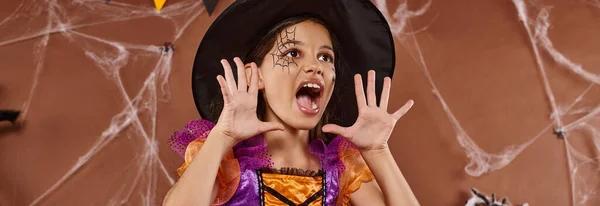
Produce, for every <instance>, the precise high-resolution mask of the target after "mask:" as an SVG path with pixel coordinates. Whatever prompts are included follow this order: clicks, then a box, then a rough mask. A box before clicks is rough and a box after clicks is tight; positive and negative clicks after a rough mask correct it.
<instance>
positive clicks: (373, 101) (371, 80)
mask: <svg viewBox="0 0 600 206" xmlns="http://www.w3.org/2000/svg"><path fill="white" fill-rule="evenodd" d="M367 105H369V106H370V107H377V97H375V71H373V70H370V71H369V76H368V77H367Z"/></svg>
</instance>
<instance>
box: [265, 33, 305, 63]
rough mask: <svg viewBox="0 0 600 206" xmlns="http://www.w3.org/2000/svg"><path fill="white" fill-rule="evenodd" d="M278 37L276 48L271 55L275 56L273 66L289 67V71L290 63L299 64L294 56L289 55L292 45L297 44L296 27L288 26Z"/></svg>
mask: <svg viewBox="0 0 600 206" xmlns="http://www.w3.org/2000/svg"><path fill="white" fill-rule="evenodd" d="M276 38H277V39H276V41H275V50H274V51H273V53H271V56H272V57H273V68H275V67H277V66H279V67H281V69H286V68H287V69H288V71H289V67H290V65H292V64H293V65H296V66H298V64H297V63H296V62H295V61H294V58H293V57H288V56H287V52H289V51H288V50H289V49H290V47H291V46H294V45H296V43H295V42H296V27H294V28H293V29H292V30H290V29H289V28H286V29H285V30H284V31H283V32H281V33H279V35H277V37H276Z"/></svg>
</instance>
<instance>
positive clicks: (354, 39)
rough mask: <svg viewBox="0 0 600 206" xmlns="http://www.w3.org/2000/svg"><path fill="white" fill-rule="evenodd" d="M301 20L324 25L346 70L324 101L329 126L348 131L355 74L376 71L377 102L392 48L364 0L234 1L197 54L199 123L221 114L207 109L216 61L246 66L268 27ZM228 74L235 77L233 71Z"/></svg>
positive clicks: (385, 28)
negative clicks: (237, 59) (239, 61)
mask: <svg viewBox="0 0 600 206" xmlns="http://www.w3.org/2000/svg"><path fill="white" fill-rule="evenodd" d="M301 15H302V16H305V15H310V16H313V17H316V18H318V19H320V20H321V21H323V22H324V23H325V24H326V25H327V26H328V27H329V30H330V32H331V33H333V34H334V35H335V36H336V37H337V40H338V42H339V46H338V47H339V48H337V50H338V51H339V53H340V57H342V58H338V59H342V61H344V62H343V63H342V65H345V66H344V68H341V69H339V70H338V69H336V71H340V72H341V73H338V74H336V88H335V89H336V90H338V91H337V92H338V94H340V95H339V96H338V97H337V98H334V97H332V99H331V100H330V102H329V105H331V106H332V107H331V108H332V109H333V111H332V112H333V114H332V116H333V117H335V118H336V119H337V120H335V119H334V120H333V121H332V122H331V123H335V124H339V125H341V126H350V125H352V124H353V123H354V121H355V120H356V118H357V115H358V114H357V112H358V110H357V107H356V97H355V95H354V90H353V88H354V81H353V76H354V74H357V73H358V74H361V75H363V76H366V74H367V72H368V71H369V70H375V71H376V74H377V77H376V85H377V86H376V88H377V89H376V90H377V91H376V93H377V95H378V98H377V99H379V94H380V93H381V86H380V85H382V84H383V78H384V77H386V76H389V77H392V75H393V74H394V66H395V61H396V60H395V49H394V40H393V36H392V33H391V32H390V28H389V25H388V23H387V21H386V20H385V18H384V16H383V15H382V14H381V12H380V11H379V10H378V9H377V7H375V5H373V3H371V2H370V1H369V0H237V1H235V2H234V3H233V4H231V5H230V6H229V7H228V8H227V9H226V10H225V11H223V12H222V13H221V14H220V15H219V16H218V17H217V18H216V19H215V21H214V22H213V23H212V25H211V26H210V28H209V29H208V31H207V32H206V34H205V35H204V38H203V39H202V42H201V43H200V46H199V47H198V51H197V53H196V58H195V60H194V68H193V72H192V91H193V95H194V101H195V103H196V107H197V109H198V111H199V112H200V115H201V117H202V118H203V119H207V120H210V121H213V122H215V121H216V120H217V119H218V115H219V113H220V110H221V108H214V107H211V105H213V104H212V103H213V101H215V100H220V99H222V96H221V95H222V94H221V91H220V87H219V84H218V82H217V81H216V79H215V78H216V76H217V75H219V74H221V75H223V73H224V72H223V67H222V65H221V63H220V60H221V59H228V60H230V61H231V60H232V59H233V58H234V57H241V58H242V61H245V57H246V56H247V55H248V53H249V52H250V50H251V49H252V48H254V46H255V45H257V44H258V42H259V41H260V40H261V39H260V37H262V36H264V35H266V32H267V31H269V29H270V28H271V27H272V26H274V25H275V24H277V23H279V22H281V21H283V20H284V19H287V18H290V17H295V16H301ZM336 61H337V60H336ZM231 64H232V65H233V63H231ZM232 69H233V73H234V74H236V71H235V69H236V68H235V67H234V68H232ZM342 104H343V107H342V106H341V105H342Z"/></svg>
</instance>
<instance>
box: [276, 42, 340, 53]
mask: <svg viewBox="0 0 600 206" xmlns="http://www.w3.org/2000/svg"><path fill="white" fill-rule="evenodd" d="M288 44H294V45H296V44H297V45H300V46H305V45H306V44H305V43H304V42H303V41H298V40H288V41H286V42H284V43H283V44H282V45H288ZM319 49H329V50H331V51H333V48H331V46H328V45H323V46H321V47H319Z"/></svg>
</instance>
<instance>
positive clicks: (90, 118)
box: [0, 0, 600, 205]
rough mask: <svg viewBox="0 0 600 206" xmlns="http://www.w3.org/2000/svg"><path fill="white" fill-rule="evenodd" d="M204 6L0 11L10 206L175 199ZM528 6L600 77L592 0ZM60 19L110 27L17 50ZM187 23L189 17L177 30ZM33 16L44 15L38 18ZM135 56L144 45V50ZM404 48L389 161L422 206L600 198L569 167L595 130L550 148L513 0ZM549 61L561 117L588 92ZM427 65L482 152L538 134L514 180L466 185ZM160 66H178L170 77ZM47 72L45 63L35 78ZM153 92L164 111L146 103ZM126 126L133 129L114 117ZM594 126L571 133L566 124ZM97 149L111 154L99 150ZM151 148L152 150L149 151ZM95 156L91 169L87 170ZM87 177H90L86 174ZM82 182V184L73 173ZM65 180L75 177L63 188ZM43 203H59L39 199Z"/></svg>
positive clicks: (587, 174)
mask: <svg viewBox="0 0 600 206" xmlns="http://www.w3.org/2000/svg"><path fill="white" fill-rule="evenodd" d="M60 2H62V1H60ZM65 2H66V1H65ZM194 2H196V0H187V1H173V0H170V1H168V2H167V5H166V7H165V10H163V13H165V16H170V17H173V19H174V21H170V20H169V19H168V18H159V17H157V16H155V15H150V14H154V12H152V9H151V7H152V5H151V1H149V0H148V1H141V0H139V1H129V3H130V4H132V5H136V6H119V3H118V2H117V1H113V2H111V3H110V4H109V5H106V4H104V2H103V1H100V0H98V1H90V2H87V3H84V4H81V5H77V4H74V5H69V6H67V7H63V6H65V5H67V4H66V3H58V7H53V6H51V4H49V3H47V2H46V1H35V2H34V3H31V2H30V1H28V0H25V2H24V3H22V2H21V1H3V3H2V6H1V7H0V22H2V20H3V19H5V18H7V17H9V16H10V15H11V13H13V11H15V10H17V9H20V10H17V13H16V15H17V16H16V17H15V16H13V17H15V19H9V20H7V21H4V22H3V23H0V109H19V110H26V111H27V112H26V115H25V116H22V118H21V119H20V121H19V126H11V125H10V124H7V123H0V165H1V167H0V205H29V204H31V203H32V202H34V201H35V200H36V199H38V198H39V197H42V196H43V198H41V199H39V200H40V202H37V203H38V204H39V205H107V204H110V205H113V204H117V203H119V202H121V201H125V202H127V203H126V204H127V205H158V204H159V203H160V201H161V200H162V197H163V196H164V194H165V193H166V192H167V190H168V189H169V188H170V181H169V178H173V179H175V178H176V177H177V175H176V172H175V170H176V168H177V167H178V166H179V165H180V164H181V163H182V161H183V160H182V159H181V158H179V157H178V156H176V155H175V153H173V152H172V151H171V150H170V149H169V146H168V144H167V138H168V136H169V135H170V134H171V133H172V132H173V131H175V130H177V129H180V128H182V127H183V126H184V125H185V124H186V123H187V122H188V121H190V120H192V119H195V118H198V115H197V112H196V110H195V107H194V104H193V100H192V96H191V90H190V74H191V65H192V63H193V57H194V54H195V51H196V48H197V46H198V44H199V43H200V41H201V37H202V35H203V34H204V32H205V31H206V29H207V28H208V26H209V24H210V23H211V22H212V20H213V19H214V18H215V16H216V15H213V16H212V17H209V16H208V15H207V13H202V14H201V15H200V16H198V17H197V18H193V17H194V16H193V14H194V13H197V12H200V10H201V9H203V7H202V6H201V5H196V6H194V5H192V4H191V3H194ZM231 2H232V1H231V0H229V1H223V0H222V1H221V2H220V3H219V4H218V6H217V9H216V11H215V12H216V13H217V14H218V13H220V12H221V11H223V10H224V9H225V8H226V6H227V5H228V4H230V3H231ZM532 2H535V4H531V3H528V4H527V8H528V9H529V12H530V13H529V14H530V17H534V19H533V20H535V17H537V14H538V12H539V11H540V9H542V8H544V7H543V6H552V9H551V10H550V16H549V21H550V23H551V24H552V27H551V28H550V30H549V37H550V39H551V40H552V42H553V45H554V47H555V48H556V49H557V50H558V51H560V52H562V54H564V55H565V57H567V58H569V59H570V60H572V61H573V62H574V63H577V64H581V65H582V66H583V68H584V69H586V70H587V71H589V72H592V73H595V74H598V73H600V60H599V59H598V54H600V38H598V34H600V24H598V22H600V4H597V3H596V2H594V1H591V0H590V1H578V0H573V1H560V0H544V1H532ZM400 3H402V2H399V1H389V2H388V3H387V8H388V10H389V11H390V12H391V13H393V12H394V11H395V10H396V9H397V8H398V5H401V4H400ZM426 3H427V2H426V1H421V0H414V1H413V0H411V1H409V2H408V9H410V10H413V11H415V10H417V9H419V8H422V7H423V6H424V5H426ZM20 6H21V7H20ZM88 6H89V8H87V7H88ZM176 6H182V7H181V8H175V7H176ZM53 8H54V9H53ZM55 8H64V9H65V10H64V11H65V12H67V15H65V16H60V15H59V18H61V19H63V20H66V19H72V20H73V21H72V22H70V23H69V22H66V23H67V24H76V25H82V24H88V23H93V22H101V21H111V22H110V23H103V24H98V25H86V26H84V27H82V28H76V29H72V30H71V31H75V32H80V33H83V34H86V35H89V36H85V35H82V34H77V33H73V32H70V31H67V32H65V33H60V32H56V31H59V30H56V31H55V32H53V33H52V34H50V35H49V36H48V44H47V46H43V45H42V46H41V47H36V45H37V44H39V43H40V42H43V40H44V38H45V36H46V35H44V33H42V35H41V36H40V35H38V36H35V35H34V37H32V38H25V39H24V40H20V41H17V42H13V41H12V40H15V39H18V38H20V37H25V36H27V35H29V34H35V33H38V32H39V31H41V30H43V28H44V27H45V25H46V23H47V22H48V14H49V12H48V11H58V10H56V9H55ZM92 8H93V9H92ZM169 8H171V9H172V10H171V11H169ZM186 8H192V12H191V13H184V14H183V15H173V14H174V13H177V12H182V11H184V9H186ZM380 8H381V5H380ZM36 9H40V13H37V14H34V13H35V12H36ZM132 11H140V12H141V13H146V14H149V15H148V16H149V17H145V18H136V19H133V20H127V21H114V20H115V19H126V18H130V17H131V15H136V14H135V13H133V12H132ZM169 12H170V13H169ZM50 13H52V12H50ZM73 17H78V19H74V18H73ZM79 17H81V18H79ZM188 19H192V21H191V24H190V26H189V27H187V29H186V30H184V31H183V33H182V35H181V37H180V38H174V37H176V36H177V32H179V30H177V29H176V28H183V27H184V25H185V23H186V20H188ZM13 20H14V21H13ZM56 25H58V24H52V26H51V27H52V28H56ZM396 26H397V25H396ZM28 28H29V30H28ZM532 29H534V28H532ZM90 36H91V37H97V38H100V39H104V40H107V41H110V42H112V43H120V45H123V46H125V49H126V51H128V52H129V53H128V55H129V56H124V57H125V58H126V59H127V60H128V61H127V62H124V64H122V67H120V70H114V71H115V73H113V74H115V75H114V76H111V75H108V74H109V73H107V72H106V71H105V70H103V69H101V66H102V65H99V64H96V63H97V61H94V60H91V59H90V58H89V54H92V53H94V54H96V55H107V56H106V57H110V58H109V59H116V57H117V56H118V55H117V54H118V53H117V51H118V50H116V49H115V47H113V46H110V44H105V43H101V42H98V41H95V40H93V38H91V37H90ZM174 39H176V41H175V42H174V44H175V48H176V50H175V52H174V53H172V56H171V55H170V54H167V55H162V54H159V52H158V47H159V46H160V45H162V43H163V42H165V41H173V40H174ZM415 42H417V43H415ZM125 44H128V45H125ZM129 44H131V45H129ZM132 45H140V46H141V47H140V48H141V50H140V49H135V48H134V47H137V46H132ZM40 48H45V50H40ZM396 48H397V49H396V51H397V59H398V61H397V65H396V66H397V69H396V73H395V77H394V80H393V88H392V92H393V97H392V99H391V106H392V107H396V108H397V107H399V106H400V105H401V104H402V103H404V102H405V101H406V100H407V99H409V98H412V99H414V100H415V102H416V105H415V106H414V108H413V109H412V110H411V111H410V112H409V113H408V114H407V115H406V116H405V117H404V118H403V119H402V120H401V121H400V122H399V123H398V126H397V128H396V130H395V131H394V133H393V136H392V138H391V140H390V141H391V145H392V146H391V148H392V149H393V152H394V155H395V157H396V160H397V162H398V164H399V166H400V168H401V169H402V171H403V172H404V174H405V176H406V178H407V179H408V182H409V183H410V185H411V186H412V188H413V190H414V192H415V194H416V195H417V198H418V199H419V200H420V202H421V203H422V205H461V204H463V205H464V201H465V200H467V199H468V198H469V197H470V195H469V193H468V191H469V188H471V187H476V188H478V189H480V190H482V191H484V192H492V191H493V192H496V193H497V194H498V195H502V196H503V195H507V196H509V197H510V199H511V200H512V202H514V203H516V204H521V203H524V202H529V203H530V204H531V205H571V204H572V203H571V202H572V201H573V200H572V198H571V193H572V192H571V181H572V180H573V181H574V182H575V183H576V185H575V188H576V193H577V195H576V196H575V197H576V198H577V199H576V200H577V202H579V201H580V200H582V198H585V197H586V196H584V195H583V196H582V194H585V192H586V191H595V190H597V189H600V188H599V186H600V184H599V182H598V173H597V169H598V167H597V164H598V161H597V160H596V159H590V162H591V163H589V164H583V162H581V161H584V160H586V159H584V158H583V159H577V158H574V157H575V156H572V157H573V160H572V161H574V165H575V166H582V167H580V170H578V173H575V174H574V178H570V174H571V173H570V172H569V165H568V159H567V156H568V154H575V153H573V151H579V152H581V153H582V154H583V155H585V156H589V157H597V156H598V150H597V148H596V147H594V141H592V139H591V137H592V136H591V135H590V134H589V133H586V131H585V130H581V129H571V130H570V131H569V133H568V134H569V136H568V140H569V142H570V143H571V144H572V145H573V147H572V148H568V147H565V140H563V139H559V138H557V137H556V136H555V135H553V134H552V128H550V129H548V130H544V128H547V126H549V125H551V123H552V121H551V119H550V115H551V113H552V108H551V104H550V103H549V101H548V98H547V96H546V93H545V91H544V86H543V85H544V81H543V78H542V76H541V73H540V66H539V65H538V63H537V62H536V55H535V52H534V51H535V50H534V47H532V43H531V41H530V38H529V36H528V33H527V30H526V29H525V27H524V24H523V22H522V21H520V20H519V16H518V13H517V9H516V8H515V5H514V4H513V3H512V2H511V1H509V0H495V1H480V0H468V1H467V0H465V1H443V0H438V1H433V2H431V6H430V7H428V10H427V11H426V12H425V13H424V14H423V15H421V16H418V17H414V18H412V19H411V20H409V21H408V24H406V27H405V29H404V30H403V33H401V34H399V35H398V36H397V38H396ZM539 48H540V57H541V62H542V63H543V65H544V68H545V71H546V72H547V75H548V79H549V82H550V85H551V86H552V89H553V92H554V95H555V96H556V102H557V104H558V105H559V106H561V108H564V107H565V106H568V105H569V104H570V103H571V102H573V101H574V100H575V99H576V98H577V96H578V95H579V94H581V93H582V92H583V91H584V90H585V89H586V88H588V86H590V85H591V82H590V81H587V80H585V79H583V78H581V77H580V76H578V75H575V74H573V72H570V71H568V70H567V69H565V68H566V67H564V66H561V65H559V64H557V63H556V61H554V60H553V59H552V58H551V56H550V55H548V53H547V52H544V50H543V49H542V48H541V47H539ZM144 49H148V50H147V51H144ZM34 51H41V52H39V53H35V52H34ZM86 51H88V56H86ZM89 52H91V53H89ZM420 54H422V56H423V58H424V62H425V64H426V66H427V68H428V71H429V72H430V73H431V77H432V80H433V82H434V83H435V84H436V86H437V88H438V89H439V92H440V94H441V95H442V97H443V99H444V100H445V102H446V103H447V105H448V107H449V108H450V110H451V111H452V113H453V115H454V116H455V117H456V119H457V121H458V122H459V123H460V125H461V126H462V128H463V129H464V131H465V132H466V133H467V134H468V135H469V136H470V137H471V138H472V139H473V141H474V142H475V143H476V144H477V145H478V146H479V147H480V148H481V149H483V151H486V152H489V153H492V154H501V153H502V151H503V150H504V149H506V148H508V147H509V146H511V145H518V144H522V143H525V142H527V141H528V140H531V139H533V138H534V137H535V136H536V135H538V133H540V132H542V133H541V136H539V138H538V139H536V140H535V141H533V143H532V144H531V145H530V146H529V147H527V148H526V149H525V150H524V151H523V152H522V153H520V155H518V156H516V158H515V159H514V161H513V162H512V163H510V164H508V165H507V166H506V167H503V168H500V169H498V170H495V171H492V172H491V173H485V174H483V175H482V176H480V177H473V176H469V175H467V173H465V170H464V167H465V166H466V165H467V164H468V163H469V161H470V159H469V157H467V155H466V153H465V149H464V148H463V147H461V145H460V144H459V141H458V140H457V135H456V134H457V132H456V131H455V129H454V127H453V126H452V123H451V121H450V119H449V118H448V116H447V113H446V112H445V111H444V110H443V107H442V105H441V103H440V101H439V98H437V97H436V96H435V95H434V94H433V93H432V89H433V88H432V85H431V84H430V82H429V80H428V79H427V76H426V75H425V74H426V73H425V72H424V71H425V70H423V68H424V67H423V64H421V59H420V57H421V55H420ZM44 55H45V56H44ZM159 59H160V60H164V61H165V62H167V63H166V64H164V65H163V64H160V62H159ZM40 60H43V62H41V61H40ZM38 62H41V63H42V64H41V67H39V69H36V68H38V67H37V65H36V63H38ZM171 63H172V64H171ZM156 65H159V67H156ZM165 65H166V66H165ZM169 65H170V66H171V67H170V68H171V70H170V74H168V75H169V76H168V82H169V84H168V85H169V87H166V91H168V92H169V94H170V95H169V96H168V97H170V98H169V99H168V100H164V101H162V100H161V99H160V98H163V97H167V96H165V93H163V92H162V90H161V85H162V83H163V82H164V81H163V80H162V79H161V78H158V79H157V80H156V81H157V82H147V84H146V87H147V88H153V89H151V90H142V88H143V87H144V82H145V81H146V80H147V78H148V77H149V76H151V74H152V72H153V71H165V70H164V69H165V68H169V67H167V66H169ZM107 68H112V69H115V68H119V67H115V66H114V65H112V66H110V67H107ZM156 68H158V69H156ZM36 71H37V72H36ZM117 74H118V75H117ZM156 74H165V73H160V72H159V73H156ZM117 76H118V77H120V78H115V77H117ZM159 77H160V75H159ZM596 78H597V77H596ZM34 82H37V84H34ZM120 82H122V85H123V87H122V88H123V90H121V89H120V86H119V85H120V84H121V83H120ZM599 82H600V81H599ZM33 86H35V87H34V89H33V90H32V87H33ZM140 90H142V91H144V92H142V93H141V94H142V95H141V96H140V98H141V100H143V101H133V102H132V103H131V105H133V106H134V107H135V108H138V109H139V110H131V109H130V107H129V105H130V103H129V102H128V101H126V100H127V99H128V98H129V99H134V98H135V97H136V95H138V94H139V93H140ZM154 90H155V91H158V93H157V95H158V97H157V98H158V100H155V99H153V98H152V95H151V94H152V93H151V92H149V91H154ZM31 91H33V92H31ZM124 94H126V95H127V96H128V97H126V96H124ZM599 94H600V88H599V87H598V86H592V87H591V89H590V90H589V92H588V93H587V94H586V95H585V96H583V101H581V102H580V103H578V104H576V106H574V107H573V108H572V111H576V110H578V109H586V108H587V109H590V108H591V107H594V106H597V105H598V103H599V102H600V95H599ZM27 102H31V103H30V104H29V105H26V103H27ZM145 103H147V104H145ZM154 104H155V105H154ZM148 108H150V109H148ZM122 112H123V114H124V115H121V116H119V115H118V114H119V113H122ZM135 112H138V113H135ZM588 113H589V111H588V112H585V113H581V114H575V115H570V116H564V117H562V120H563V121H564V125H568V124H569V123H571V122H573V121H575V120H576V119H577V118H581V117H584V116H585V115H586V114H588ZM128 114H134V115H128ZM115 116H116V117H117V118H114V119H113V117H115ZM592 117H595V118H596V119H591V120H589V121H585V123H587V124H588V125H590V126H591V127H592V128H594V127H600V124H599V121H598V120H597V118H598V115H597V114H596V115H595V116H592ZM153 118H155V119H156V121H155V123H156V124H155V128H156V129H155V130H154V129H153V123H154V121H153ZM111 121H112V122H113V123H114V124H113V126H119V125H121V126H123V127H122V128H119V127H111ZM139 128H142V129H139ZM598 131H600V130H598ZM112 134H114V135H112ZM596 135H597V136H596V138H598V139H600V136H598V134H596ZM148 142H151V143H150V144H148ZM104 143H106V144H104ZM596 143H600V141H597V142H596ZM98 145H100V146H103V147H100V148H99V149H98V150H95V149H94V146H98ZM149 145H150V146H149ZM152 145H155V146H156V149H157V150H152V148H153V147H152ZM598 145H600V144H598ZM565 148H568V150H567V149H565ZM575 149H577V150H575ZM90 151H92V153H93V154H94V155H92V156H86V157H89V159H86V158H83V159H80V157H81V156H84V155H86V154H87V153H88V152H90ZM94 151H96V152H94ZM78 163H85V164H82V166H81V167H78ZM72 168H76V169H75V170H73V171H70V170H71V169H72ZM165 171H166V175H165ZM167 175H168V177H167ZM63 177H68V178H66V179H65V180H64V182H63V183H62V184H59V185H58V186H57V187H56V188H55V189H52V186H53V185H55V184H56V183H57V182H61V178H63ZM582 182H585V183H586V185H581V183H582ZM46 191H49V193H48V194H47V195H43V194H44V193H45V192H46ZM190 192H193V191H190ZM587 197H588V198H589V200H588V202H587V203H586V204H582V205H599V204H600V202H598V199H599V197H600V196H587Z"/></svg>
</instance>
